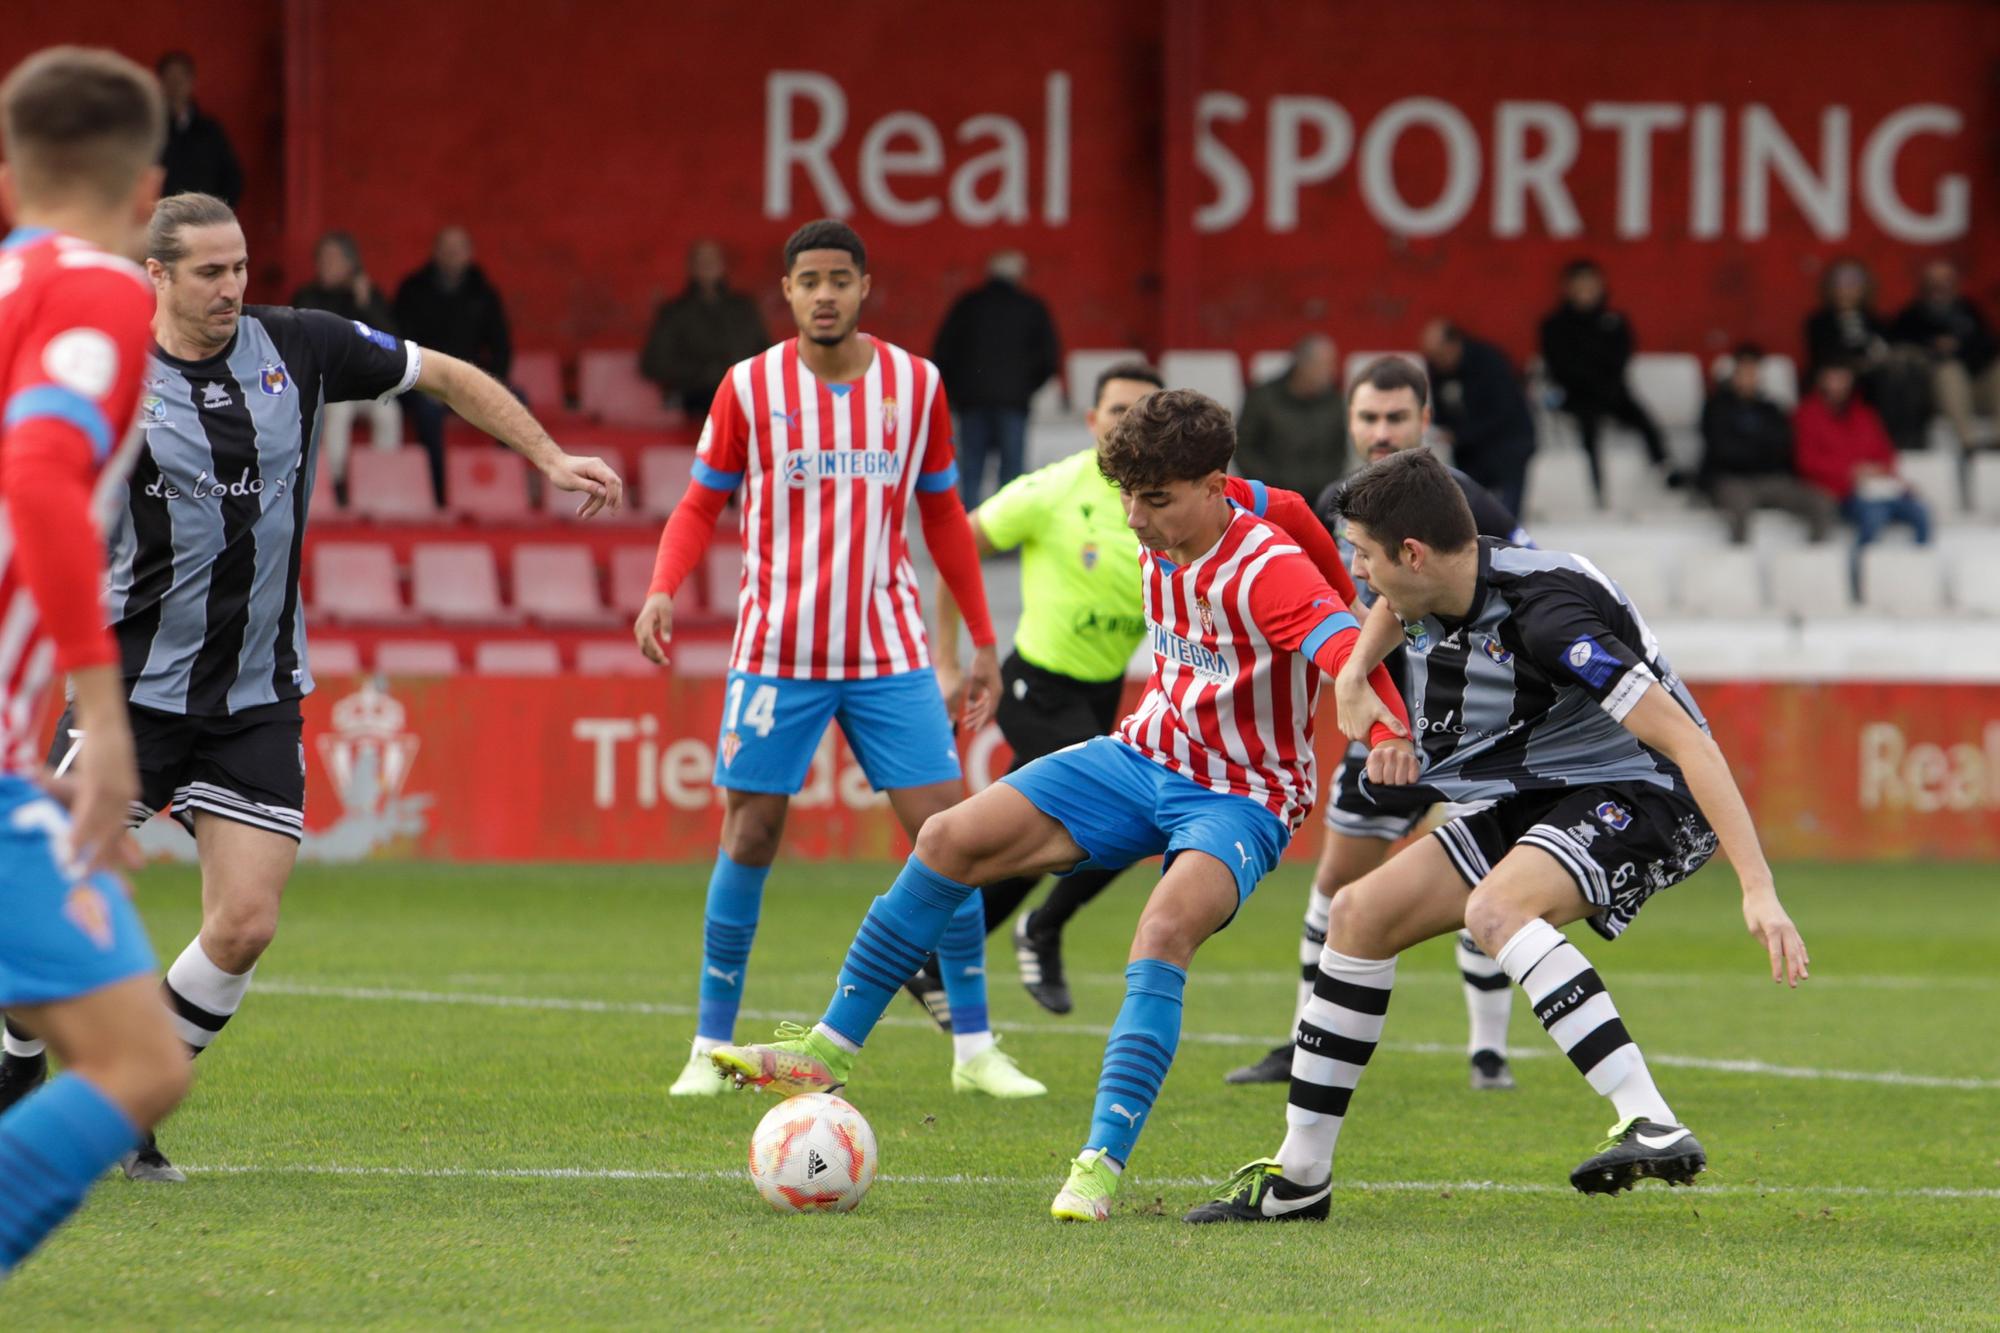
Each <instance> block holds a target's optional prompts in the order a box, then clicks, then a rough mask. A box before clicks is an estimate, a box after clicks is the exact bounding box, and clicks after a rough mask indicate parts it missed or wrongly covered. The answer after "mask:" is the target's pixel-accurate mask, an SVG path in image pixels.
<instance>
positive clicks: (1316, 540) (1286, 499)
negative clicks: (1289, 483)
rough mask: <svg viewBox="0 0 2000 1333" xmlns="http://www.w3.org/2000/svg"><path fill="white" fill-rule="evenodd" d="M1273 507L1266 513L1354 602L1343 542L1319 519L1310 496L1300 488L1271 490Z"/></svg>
mask: <svg viewBox="0 0 2000 1333" xmlns="http://www.w3.org/2000/svg"><path fill="white" fill-rule="evenodd" d="M1270 497H1271V498H1270V508H1269V509H1268V510H1267V511H1266V515H1265V516H1266V517H1267V518H1269V519H1270V520H1271V521H1272V522H1273V523H1275V524H1277V525H1278V526H1279V527H1280V528H1283V529H1284V531H1285V535H1286V536H1287V537H1290V538H1291V539H1292V540H1293V541H1295V542H1297V543H1298V544H1299V549H1300V550H1301V551H1304V552H1305V553H1306V558H1307V559H1308V560H1310V561H1312V562H1313V568H1315V569H1317V570H1318V571H1319V574H1320V577H1321V578H1323V579H1325V580H1326V586H1327V587H1329V588H1331V589H1333V590H1334V591H1335V592H1337V593H1339V594H1340V600H1341V601H1342V602H1344V603H1346V604H1347V605H1348V606H1353V605H1354V602H1355V597H1354V576H1353V575H1351V574H1349V573H1348V572H1347V566H1346V565H1345V564H1344V563H1342V561H1341V559H1340V545H1339V543H1338V542H1336V541H1334V539H1333V534H1332V533H1330V532H1328V531H1327V530H1326V524H1324V523H1322V522H1320V521H1319V515H1318V514H1315V513H1313V510H1312V506H1311V505H1310V504H1307V503H1306V497H1305V496H1303V495H1300V494H1299V493H1298V492H1297V491H1285V490H1279V489H1278V488H1277V487H1275V486H1273V487H1272V488H1271V490H1270Z"/></svg>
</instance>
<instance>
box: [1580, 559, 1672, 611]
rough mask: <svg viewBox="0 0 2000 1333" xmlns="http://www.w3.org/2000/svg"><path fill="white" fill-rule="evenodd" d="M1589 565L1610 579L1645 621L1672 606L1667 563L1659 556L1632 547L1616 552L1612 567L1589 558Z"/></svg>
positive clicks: (1670, 583) (1670, 580) (1670, 582)
mask: <svg viewBox="0 0 2000 1333" xmlns="http://www.w3.org/2000/svg"><path fill="white" fill-rule="evenodd" d="M1590 560H1591V563H1592V564H1594V565H1596V566H1597V567H1598V568H1599V569H1601V570H1603V571H1604V572H1605V573H1606V574H1607V575H1609V576H1610V578H1611V581H1612V582H1613V583H1616V584H1617V585H1618V586H1619V588H1620V589H1621V590H1623V592H1624V593H1625V596H1626V599H1627V600H1629V601H1630V602H1631V603H1632V605H1634V606H1636V607H1638V608H1639V613H1640V614H1641V615H1643V616H1645V617H1647V619H1649V620H1650V619H1651V618H1652V617H1654V616H1659V615H1665V614H1667V612H1668V610H1669V609H1670V608H1672V606H1673V605H1674V595H1673V580H1672V578H1671V577H1669V575H1668V572H1667V562H1666V561H1665V560H1663V559H1662V558H1661V557H1660V555H1659V553H1657V552H1654V553H1643V552H1641V551H1640V550H1638V549H1636V548H1632V549H1629V550H1627V551H1625V552H1620V553H1619V556H1618V558H1617V563H1616V564H1615V565H1613V564H1610V563H1606V562H1605V561H1603V560H1599V559H1597V558H1596V557H1595V556H1592V557H1590Z"/></svg>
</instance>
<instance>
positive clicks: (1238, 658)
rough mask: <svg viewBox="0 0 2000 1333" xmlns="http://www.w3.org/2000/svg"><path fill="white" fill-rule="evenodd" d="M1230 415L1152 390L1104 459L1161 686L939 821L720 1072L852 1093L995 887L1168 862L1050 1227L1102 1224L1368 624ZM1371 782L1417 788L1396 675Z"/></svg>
mask: <svg viewBox="0 0 2000 1333" xmlns="http://www.w3.org/2000/svg"><path fill="white" fill-rule="evenodd" d="M1235 442H1236V434H1235V428H1234V426H1233V425H1232V424H1231V421H1230V417H1229V413H1228V412H1226V411H1224V410H1223V408H1222V407H1221V406H1220V405H1219V404H1217V403H1216V402H1215V401H1214V400H1212V399H1209V398H1206V397H1204V396H1203V395H1201V394H1198V393H1193V392H1189V391H1187V390H1169V391H1163V392H1160V393H1154V394H1148V395H1147V396H1145V397H1144V398H1141V399H1139V400H1138V401H1137V402H1136V403H1134V404H1133V405H1132V406H1131V407H1130V408H1128V409H1127V410H1126V413H1125V416H1124V419H1123V420H1122V421H1120V422H1119V424H1118V427H1117V429H1116V430H1114V431H1113V432H1112V434H1111V437H1110V438H1109V439H1108V440H1106V441H1105V442H1104V443H1103V444H1102V445H1100V446H1099V449H1098V466H1099V467H1100V468H1101V469H1102V470H1103V472H1104V474H1105V475H1106V476H1107V477H1109V478H1110V479H1111V480H1112V481H1113V482H1114V483H1115V484H1116V485H1117V487H1118V491H1119V495H1120V499H1121V502H1122V503H1123V505H1124V507H1125V513H1126V522H1127V524H1128V525H1129V526H1130V527H1131V529H1132V531H1133V533H1134V534H1135V535H1137V537H1138V538H1139V542H1140V545H1141V546H1142V547H1143V548H1144V551H1143V553H1142V555H1141V557H1140V559H1141V571H1142V577H1143V579H1144V581H1145V605H1146V619H1147V622H1148V626H1149V629H1150V632H1151V636H1152V645H1153V676H1152V680H1151V681H1150V682H1149V684H1148V686H1147V690H1146V696H1145V699H1144V701H1143V702H1142V703H1141V704H1140V706H1139V709H1138V711H1137V712H1135V713H1134V714H1132V716H1131V717H1128V718H1127V719H1126V720H1125V721H1124V723H1123V724H1121V726H1120V727H1119V730H1118V734H1117V735H1116V736H1101V737H1098V738H1097V739H1095V740H1091V741H1089V742H1086V743H1085V744H1082V745H1077V746H1072V747H1071V748H1069V749H1066V750H1059V751H1057V752H1056V753H1054V754H1050V755H1045V756H1043V757H1042V758H1040V759H1037V760H1036V761H1034V762H1033V763H1031V764H1029V765H1027V766H1026V767H1025V768H1022V769H1019V770H1017V771H1015V772H1013V773H1009V774H1008V775H1007V776H1006V777H1005V778H1003V779H1002V780H1001V781H1000V782H998V783H996V784H994V785H993V786H991V787H988V788H987V789H986V790H985V791H983V792H980V793H979V794H978V795H977V796H974V797H972V798H971V799H970V800H968V801H966V802H965V803H964V804H962V805H959V806H956V807H954V808H953V809H952V810H950V811H948V812H946V813H945V814H943V815H940V816H939V817H938V818H936V819H933V820H931V821H930V822H929V823H928V824H926V825H925V826H924V828H923V832H922V834H921V835H920V836H919V837H918V839H917V850H916V854H915V855H913V856H912V857H910V859H909V861H908V862H907V863H905V865H904V867H903V871H902V874H900V875H899V876H898V877H897V879H896V883H895V884H894V885H893V886H892V887H891V888H890V890H889V892H888V893H886V894H884V895H883V896H882V897H880V898H877V899H876V900H875V903H874V905H873V906H872V907H871V908H870V909H869V912H868V916H867V918H866V919H865V920H863V921H862V923H861V928H860V930H859V931H858V932H857V933H856V935H855V938H854V943H853V945H852V947H851V948H850V950H849V952H848V955H847V961H846V963H845V965H844V966H843V967H842V968H841V971H840V978H839V982H838V984H837V986H836V989H835V993H834V998H833V1002H832V1004H831V1005H830V1006H829V1007H828V1008H827V1011H826V1015H825V1017H824V1018H823V1019H822V1020H821V1022H820V1023H819V1025H818V1026H817V1027H815V1028H813V1029H812V1030H810V1031H804V1030H794V1031H790V1032H786V1031H783V1030H781V1034H780V1039H779V1040H778V1041H776V1042H772V1043H768V1044H764V1045H757V1046H748V1047H737V1046H725V1047H722V1048H720V1049H718V1050H717V1051H716V1052H715V1054H714V1059H715V1062H716V1065H717V1067H718V1068H719V1069H721V1070H723V1071H724V1072H725V1073H727V1074H729V1075H731V1076H733V1077H735V1078H736V1079H738V1080H739V1081H741V1082H745V1083H756V1084H760V1085H766V1086H771V1087H774V1088H778V1089H783V1090H799V1091H808V1090H829V1089H831V1088H833V1087H837V1086H839V1085H841V1084H843V1083H844V1082H845V1081H846V1079H847V1076H848V1074H849V1072H851V1070H852V1068H853V1064H854V1059H855V1056H856V1054H857V1053H858V1052H859V1050H860V1046H861V1043H862V1042H863V1041H864V1040H866V1038H867V1036H868V1034H869V1032H870V1031H871V1030H872V1029H873V1028H874V1026H875V1024H876V1022H878V1021H879V1020H880V1018H881V1014H882V1010H883V1007H884V1006H885V1005H887V1003H888V1001H889V997H890V996H891V995H893V994H894V993H895V989H896V988H897V987H898V986H900V985H901V984H902V982H903V980H904V979H905V978H906V977H907V976H908V975H909V974H910V973H911V972H913V971H915V970H916V968H917V965H918V964H919V963H920V962H921V961H922V959H923V956H924V953H925V951H926V950H927V949H929V948H930V947H931V946H932V944H933V943H934V942H935V941H936V940H937V939H938V938H939V937H940V935H941V934H942V933H943V930H944V927H945V923H946V921H947V920H949V919H950V918H951V916H952V913H953V912H954V911H955V910H956V909H957V906H958V904H960V903H961V902H963V901H965V900H967V899H968V898H970V897H971V896H972V895H973V894H974V893H976V890H975V889H974V888H973V887H972V886H973V885H976V884H983V883H989V882H991V881H993V880H996V879H999V878H1003V877H1005V876H1008V875H1016V874H1022V873H1031V872H1038V871H1043V872H1045V871H1052V870H1053V871H1067V870H1069V869H1073V868H1075V867H1078V866H1102V867H1106V868H1110V867H1117V866H1126V865H1130V864H1132V863H1133V862H1135V861H1139V860H1143V859H1145V858H1146V857H1149V856H1159V855H1162V854H1164V855H1165V857H1166V861H1165V867H1164V871H1163V873H1162V875H1161V878H1160V882H1159V884H1158V886H1157V887H1156V888H1155V889H1154V890H1153V893H1152V896H1151V897H1150V898H1149V899H1148V901H1147V903H1146V908H1145V910H1144V912H1143V913H1142V914H1141V915H1140V918H1139V925H1138V929H1137V931H1136V933H1135V934H1134V937H1133V941H1132V954H1131V959H1132V961H1131V964H1130V966H1128V967H1127V968H1126V971H1125V977H1126V990H1125V1000H1124V1004H1123V1006H1122V1007H1121V1008H1120V1010H1119V1012H1118V1019H1117V1021H1116V1022H1115V1023H1114V1024H1113V1025H1112V1028H1111V1037H1110V1041H1109V1042H1108V1043H1107V1044H1106V1047H1105V1055H1104V1067H1103V1072H1102V1074H1101V1075H1100V1077H1099V1081H1098V1088H1097V1103H1096V1109H1095V1113H1094V1114H1093V1116H1092V1119H1091V1125H1090V1132H1089V1136H1088V1137H1087V1138H1086V1140H1085V1142H1084V1149H1083V1152H1082V1153H1081V1154H1080V1155H1079V1156H1078V1157H1077V1159H1076V1161H1075V1162H1074V1163H1073V1164H1072V1166H1071V1169H1070V1176H1069V1180H1068V1182H1067V1183H1066V1184H1065V1185H1064V1187H1063V1189H1062V1191H1061V1192H1060V1193H1059V1194H1058V1195H1057V1196H1056V1199H1055V1202H1054V1204H1053V1205H1052V1206H1051V1209H1050V1211H1051V1213H1052V1214H1053V1215H1054V1216H1055V1217H1057V1218H1059V1219H1063V1220H1072V1221H1102V1220H1104V1219H1105V1218H1106V1217H1107V1216H1108V1215H1109V1213H1110V1200H1111V1197H1112V1195H1113V1194H1114V1193H1115V1192H1116V1190H1117V1186H1118V1174H1119V1172H1121V1171H1122V1170H1123V1169H1124V1165H1125V1161H1126V1159H1127V1158H1128V1157H1129V1155H1130V1153H1131V1151H1132V1148H1133V1145H1134V1144H1135V1143H1136V1142H1137V1141H1138V1137H1139V1131H1140V1127H1141V1122H1142V1121H1143V1120H1144V1119H1145V1118H1146V1117H1147V1116H1148V1114H1150V1112H1151V1109H1152V1106H1153V1102H1154V1099H1155V1098H1156V1097H1157V1096H1158V1094H1159V1090H1160V1084H1161V1082H1162V1081H1163V1080H1164V1079H1165V1077H1166V1073H1167V1069H1168V1067H1169V1066H1170V1065H1171V1064H1172V1062H1173V1054H1174V1048H1175V1047H1176V1045H1178V1043H1179V1040H1180V1022H1181V994H1182V990H1183V988H1184V987H1185V985H1186V981H1187V967H1188V964H1189V963H1190V962H1191V961H1192V959H1193V957H1194V953H1195V950H1196V949H1197V948H1199V947H1200V945H1201V943H1202V942H1203V941H1204V940H1206V939H1207V938H1208V937H1209V936H1210V935H1212V934H1214V933H1215V932H1216V931H1218V930H1220V929H1222V927H1224V926H1225V925H1227V924H1228V923H1229V921H1230V920H1231V919H1232V918H1233V917H1234V916H1235V915H1236V912H1237V909H1238V908H1239V907H1240V906H1241V905H1242V903H1243V901H1244V899H1246V898H1247V897H1248V896H1249V895H1250V893H1251V891H1252V890H1254V889H1255V888H1256V886H1257V882H1258V881H1259V880H1260V879H1261V878H1263V876H1264V875H1265V874H1266V873H1267V872H1268V871H1269V870H1270V869H1271V868H1272V867H1273V866H1275V865H1276V864H1277V862H1278V858H1279V857H1280V856H1282V855H1283V854H1284V850H1285V846H1286V844H1287V843H1289V842H1290V841H1291V836H1292V832H1293V830H1294V829H1295V828H1296V827H1297V826H1298V824H1299V822H1300V821H1301V820H1302V819H1303V818H1304V817H1305V814H1306V812H1307V811H1308V810H1309V809H1310V808H1311V807H1312V803H1313V799H1314V795H1315V792H1314V780H1315V778H1314V772H1313V759H1312V732H1313V705H1314V703H1315V700H1316V698H1317V695H1318V689H1319V678H1320V676H1321V675H1322V674H1326V675H1331V674H1333V673H1335V672H1336V671H1338V670H1339V669H1340V667H1341V665H1342V664H1344V663H1345V662H1346V660H1347V658H1348V656H1349V654H1350V653H1351V652H1352V650H1353V646H1354V643H1355V641H1356V640H1357V638H1358V637H1359V628H1358V626H1357V625H1356V623H1355V619H1354V617H1353V615H1352V614H1350V613H1349V612H1348V610H1347V607H1346V604H1345V603H1344V602H1343V601H1342V600H1341V599H1340V598H1339V596H1338V595H1337V594H1336V593H1335V592H1334V591H1333V590H1332V589H1331V588H1329V587H1328V586H1327V584H1326V581H1325V579H1323V578H1322V577H1321V576H1320V574H1319V572H1318V571H1317V570H1316V569H1315V568H1314V566H1313V563H1312V561H1311V559H1309V558H1308V557H1307V556H1306V554H1305V553H1304V552H1303V551H1302V550H1301V549H1300V547H1299V546H1298V544H1297V543H1295V542H1293V541H1291V540H1290V539H1288V538H1287V537H1286V536H1285V535H1284V533H1283V532H1281V531H1280V530H1279V529H1278V528H1277V527H1276V526H1275V525H1273V524H1271V523H1269V522H1267V521H1266V520H1264V519H1262V518H1259V517H1258V516H1257V515H1256V514H1254V513H1252V512H1250V511H1249V510H1247V509H1244V508H1242V507H1241V506H1240V505H1238V504H1235V503H1233V502H1232V501H1231V500H1230V498H1229V489H1228V482H1227V479H1226V478H1225V477H1224V475H1223V472H1224V469H1226V468H1227V467H1228V466H1229V459H1230V455H1231V453H1232V452H1233V451H1234V448H1235ZM1371 679H1372V680H1374V682H1375V684H1376V688H1377V690H1378V691H1379V693H1380V697H1381V700H1382V703H1383V704H1384V706H1385V707H1387V708H1388V709H1389V711H1390V714H1391V715H1392V716H1394V717H1395V718H1397V719H1399V722H1398V725H1400V726H1401V728H1402V731H1401V733H1399V732H1398V731H1397V730H1396V729H1395V727H1392V726H1390V725H1388V724H1377V725H1376V726H1375V727H1374V728H1373V731H1372V734H1371V737H1370V739H1371V740H1372V741H1373V742H1374V743H1375V747H1376V748H1375V750H1374V751H1373V753H1372V754H1371V755H1370V757H1369V762H1370V771H1371V772H1372V773H1375V774H1376V775H1377V776H1379V777H1380V778H1381V779H1383V780H1394V781H1400V782H1407V781H1410V780H1411V779H1412V778H1414V776H1415V769H1416V758H1415V751H1414V748H1413V747H1412V745H1411V744H1410V742H1409V741H1408V740H1407V739H1403V738H1402V736H1404V735H1407V732H1408V724H1407V718H1406V716H1405V715H1404V713H1403V705H1402V700H1401V698H1400V696H1398V695H1397V694H1396V691H1395V687H1394V686H1393V685H1392V684H1391V683H1390V681H1389V677H1388V673H1387V672H1386V671H1382V670H1381V669H1380V668H1377V670H1376V672H1375V673H1373V674H1372V675H1371Z"/></svg>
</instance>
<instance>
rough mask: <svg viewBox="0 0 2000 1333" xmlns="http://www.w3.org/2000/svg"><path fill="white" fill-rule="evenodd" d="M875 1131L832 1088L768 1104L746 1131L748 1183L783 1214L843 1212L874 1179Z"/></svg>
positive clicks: (865, 1191)
mask: <svg viewBox="0 0 2000 1333" xmlns="http://www.w3.org/2000/svg"><path fill="white" fill-rule="evenodd" d="M875 1161H876V1158H875V1131H874V1130H872V1129H870V1128H869V1127H868V1122H867V1121H866V1120H865V1119H863V1118H862V1115H861V1112H859V1111H857V1110H855V1109H854V1108H853V1107H852V1106H850V1105H849V1104H848V1103H846V1102H844V1101H842V1100H841V1099H840V1098H838V1097H836V1096H834V1095H833V1094H832V1093H830V1092H808V1093H803V1094H801V1095H799V1096H797V1097H791V1098H788V1099H786V1100H785V1101H782V1102H780V1103H778V1105H776V1106H774V1107H772V1108H771V1110H770V1112H769V1113H768V1114H767V1115H765V1117H764V1118H763V1120H761V1121H759V1122H758V1125H757V1132H756V1133H755V1134H752V1135H751V1136H750V1183H751V1184H753V1185H755V1186H756V1187H757V1192H758V1193H759V1194H761V1195H763V1196H764V1202H766V1203H768V1204H770V1205H771V1206H772V1207H773V1208H775V1209H777V1210H778V1211H779V1212H781V1213H844V1212H847V1211H848V1210H849V1209H851V1208H853V1207H854V1206H855V1205H856V1204H858V1203H860V1202H861V1199H862V1196H863V1195H865V1194H867V1193H868V1187H869V1186H870V1185H873V1184H874V1183H875Z"/></svg>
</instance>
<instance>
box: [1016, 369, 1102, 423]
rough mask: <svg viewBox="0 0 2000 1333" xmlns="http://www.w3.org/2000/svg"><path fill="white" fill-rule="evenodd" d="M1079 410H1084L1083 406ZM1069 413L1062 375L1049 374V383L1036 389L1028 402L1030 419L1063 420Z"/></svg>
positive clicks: (1035, 420) (1036, 420)
mask: <svg viewBox="0 0 2000 1333" xmlns="http://www.w3.org/2000/svg"><path fill="white" fill-rule="evenodd" d="M1085 406H1088V404H1085ZM1077 410H1078V411H1082V410H1083V408H1082V407H1079V408H1077ZM1069 413H1070V407H1069V404H1068V403H1067V402H1066V401H1064V399H1063V382H1062V376H1060V375H1051V376H1049V379H1048V383H1046V384H1044V385H1042V387H1041V388H1039V389H1037V390H1035V396H1034V397H1033V398H1032V399H1030V400H1029V402H1028V420H1029V421H1034V422H1040V421H1061V420H1062V419H1063V418H1064V417H1066V416H1068V415H1069Z"/></svg>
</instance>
